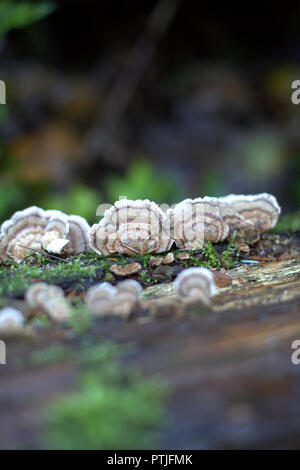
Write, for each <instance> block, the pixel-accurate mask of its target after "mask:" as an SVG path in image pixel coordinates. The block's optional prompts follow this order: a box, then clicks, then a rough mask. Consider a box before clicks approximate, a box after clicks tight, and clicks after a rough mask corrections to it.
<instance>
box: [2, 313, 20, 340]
mask: <svg viewBox="0 0 300 470" xmlns="http://www.w3.org/2000/svg"><path fill="white" fill-rule="evenodd" d="M24 323H25V320H24V316H23V314H22V312H20V311H19V310H17V309H15V308H12V307H5V308H2V309H1V310H0V334H5V335H6V334H7V335H10V334H14V333H19V332H20V331H22V330H23V328H24Z"/></svg>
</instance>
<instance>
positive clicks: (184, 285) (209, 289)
mask: <svg viewBox="0 0 300 470" xmlns="http://www.w3.org/2000/svg"><path fill="white" fill-rule="evenodd" d="M174 287H175V291H176V293H177V295H178V296H179V297H181V298H182V299H183V300H184V301H188V302H189V301H201V302H203V303H204V304H206V305H209V304H210V300H211V298H212V297H214V295H215V294H216V284H215V280H214V275H213V273H212V271H210V270H209V269H207V268H188V269H185V270H184V271H182V272H181V273H180V274H179V275H178V276H177V278H176V279H175V281H174Z"/></svg>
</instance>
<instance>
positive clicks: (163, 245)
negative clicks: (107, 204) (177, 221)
mask: <svg viewBox="0 0 300 470" xmlns="http://www.w3.org/2000/svg"><path fill="white" fill-rule="evenodd" d="M89 238H90V243H91V247H92V249H93V250H94V251H96V252H97V253H99V254H102V255H105V256H107V255H109V254H112V253H120V254H126V255H130V256H132V255H134V254H143V253H159V252H163V251H166V250H168V249H169V248H170V246H171V244H172V240H171V238H170V230H169V223H168V217H167V216H166V214H165V213H164V212H163V211H162V210H161V209H160V208H159V207H158V205H157V204H155V202H150V201H149V200H148V199H146V200H144V201H142V200H136V201H131V200H127V199H123V200H121V201H116V202H115V204H114V205H113V206H112V207H111V208H110V209H108V210H107V211H106V212H105V213H104V217H103V219H102V220H101V221H100V222H99V223H98V224H95V225H93V226H92V227H91V229H90V231H89Z"/></svg>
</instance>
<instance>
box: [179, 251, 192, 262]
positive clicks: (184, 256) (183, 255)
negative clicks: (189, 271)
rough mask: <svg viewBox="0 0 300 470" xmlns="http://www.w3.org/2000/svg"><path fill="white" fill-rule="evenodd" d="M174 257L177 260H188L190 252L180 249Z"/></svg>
mask: <svg viewBox="0 0 300 470" xmlns="http://www.w3.org/2000/svg"><path fill="white" fill-rule="evenodd" d="M176 259H178V260H179V261H185V260H188V259H190V254H189V253H187V252H186V251H182V252H181V253H177V255H176Z"/></svg>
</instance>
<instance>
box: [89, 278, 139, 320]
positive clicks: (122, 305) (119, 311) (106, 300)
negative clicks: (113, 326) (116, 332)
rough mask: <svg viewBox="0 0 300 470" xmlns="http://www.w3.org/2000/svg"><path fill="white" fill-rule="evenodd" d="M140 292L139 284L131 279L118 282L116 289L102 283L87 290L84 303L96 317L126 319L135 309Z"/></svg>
mask: <svg viewBox="0 0 300 470" xmlns="http://www.w3.org/2000/svg"><path fill="white" fill-rule="evenodd" d="M142 290H143V288H142V286H141V285H140V283H139V282H137V281H134V280H132V279H126V280H125V281H122V282H120V283H119V284H118V285H117V287H114V286H112V285H111V284H109V283H108V282H104V283H101V284H98V285H96V286H94V287H91V288H90V289H89V290H88V292H87V294H86V299H85V302H86V305H87V308H88V309H89V310H90V311H91V312H92V313H93V314H94V315H96V316H108V315H118V316H123V317H127V316H129V315H130V313H131V312H132V311H133V309H134V308H135V306H136V304H137V301H138V297H139V295H140V293H141V292H142Z"/></svg>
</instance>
